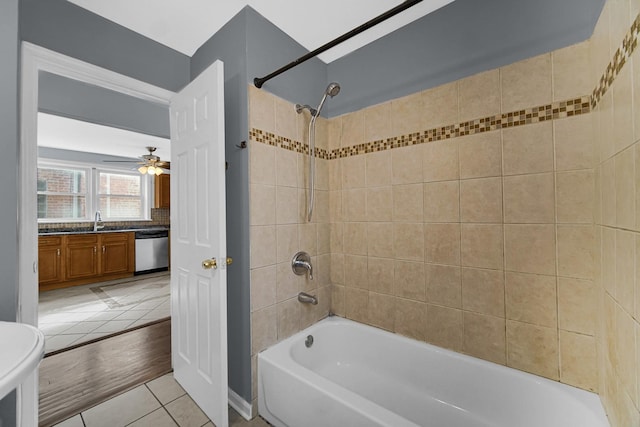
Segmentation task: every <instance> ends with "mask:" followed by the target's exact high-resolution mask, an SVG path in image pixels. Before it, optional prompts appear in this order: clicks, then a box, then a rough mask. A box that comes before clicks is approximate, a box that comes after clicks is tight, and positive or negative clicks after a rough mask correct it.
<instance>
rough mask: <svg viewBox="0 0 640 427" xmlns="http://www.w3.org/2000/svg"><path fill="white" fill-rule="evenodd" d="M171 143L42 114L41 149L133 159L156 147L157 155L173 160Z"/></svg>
mask: <svg viewBox="0 0 640 427" xmlns="http://www.w3.org/2000/svg"><path fill="white" fill-rule="evenodd" d="M169 143H170V141H169V140H168V139H165V138H158V137H156V136H150V135H145V134H142V133H137V132H131V131H128V130H122V129H117V128H113V127H109V126H102V125H96V124H93V123H87V122H83V121H80V120H73V119H68V118H65V117H60V116H55V115H51V114H44V113H38V146H41V147H50V148H59V149H62V150H72V151H80V152H89V153H98V154H106V155H110V156H119V157H130V158H138V157H140V156H142V155H144V154H149V152H148V151H147V150H146V148H145V147H156V148H157V150H156V151H155V153H154V154H155V155H156V156H160V159H161V160H167V161H169V160H171V159H170V157H171V148H170V145H169Z"/></svg>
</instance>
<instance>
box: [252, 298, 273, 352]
mask: <svg viewBox="0 0 640 427" xmlns="http://www.w3.org/2000/svg"><path fill="white" fill-rule="evenodd" d="M277 340H278V323H277V315H276V306H275V305H272V306H269V307H266V308H263V309H262V310H258V311H255V312H253V313H252V314H251V354H258V353H259V352H261V351H262V350H264V349H265V348H267V347H270V346H272V345H273V344H275V343H276V342H277Z"/></svg>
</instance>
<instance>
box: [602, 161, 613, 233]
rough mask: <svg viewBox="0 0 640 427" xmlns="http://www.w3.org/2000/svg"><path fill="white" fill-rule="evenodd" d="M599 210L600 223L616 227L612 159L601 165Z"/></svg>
mask: <svg viewBox="0 0 640 427" xmlns="http://www.w3.org/2000/svg"><path fill="white" fill-rule="evenodd" d="M601 186H602V189H601V195H602V196H601V208H602V214H601V216H602V223H603V224H604V225H609V226H613V227H615V225H616V169H615V160H614V159H613V158H611V159H609V160H607V161H605V162H604V163H602V175H601Z"/></svg>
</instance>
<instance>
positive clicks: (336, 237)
mask: <svg viewBox="0 0 640 427" xmlns="http://www.w3.org/2000/svg"><path fill="white" fill-rule="evenodd" d="M330 227H331V253H332V254H333V253H342V252H344V245H343V239H344V223H342V222H332V223H331V226H330Z"/></svg>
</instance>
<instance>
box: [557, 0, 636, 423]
mask: <svg viewBox="0 0 640 427" xmlns="http://www.w3.org/2000/svg"><path fill="white" fill-rule="evenodd" d="M638 12H640V1H637V0H632V1H629V0H619V1H613V0H609V1H607V3H606V4H605V7H604V10H603V12H602V15H601V16H600V20H599V21H598V24H597V26H596V29H595V32H594V35H593V37H592V40H591V57H592V67H591V68H592V70H591V71H592V77H593V78H594V79H595V78H597V79H599V78H600V76H601V75H602V74H603V70H604V69H605V67H606V66H607V63H608V62H609V61H611V58H612V57H613V56H614V53H615V52H616V50H617V49H618V48H619V47H620V46H621V45H622V43H621V41H622V40H623V38H624V37H625V35H626V34H627V32H628V31H629V28H630V27H631V25H632V23H633V20H634V19H636V17H637V15H638ZM607 58H608V59H607ZM639 101H640V51H639V50H638V49H635V52H634V53H633V55H632V56H631V58H629V59H628V60H627V61H626V63H625V64H624V66H623V67H622V68H621V69H620V72H619V74H618V75H617V76H615V79H614V80H613V83H612V84H611V86H610V87H609V88H608V90H607V91H606V92H605V93H604V95H603V96H602V98H601V100H600V102H599V103H598V105H597V107H596V109H595V110H594V111H593V113H592V114H591V116H592V119H593V122H594V127H595V134H596V146H595V150H594V157H595V158H596V164H597V166H596V169H595V172H596V173H595V183H596V195H597V197H596V209H595V210H594V221H595V224H596V234H595V236H594V246H595V261H596V262H595V263H594V265H595V268H594V270H595V273H596V274H595V278H596V282H595V286H594V288H595V292H596V293H597V295H598V301H597V303H598V306H597V310H598V312H599V314H600V316H599V317H598V319H597V321H596V322H593V321H591V322H590V324H589V326H590V327H595V328H597V331H598V350H599V351H598V365H599V373H600V386H599V389H600V395H601V398H602V401H603V403H604V405H605V408H606V410H607V413H608V415H609V419H610V421H611V425H612V426H613V427H618V426H620V427H622V426H632V425H634V426H635V425H640V262H638V259H639V258H638V257H639V256H640V216H639V215H638V213H640V194H639V193H638V191H639V190H640V184H639V183H640V145H639V143H638V141H639V140H640V120H639V118H640V102H639ZM574 197H575V195H574ZM575 286H577V285H576V284H572V283H566V284H565V288H566V289H564V290H563V291H565V292H567V293H569V292H571V290H570V288H571V287H575ZM580 297H581V296H580V294H574V295H573V298H574V299H575V300H576V302H578V300H579V298H580ZM594 311H595V309H594ZM563 320H566V319H563ZM585 320H586V319H585ZM594 323H595V324H594Z"/></svg>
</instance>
